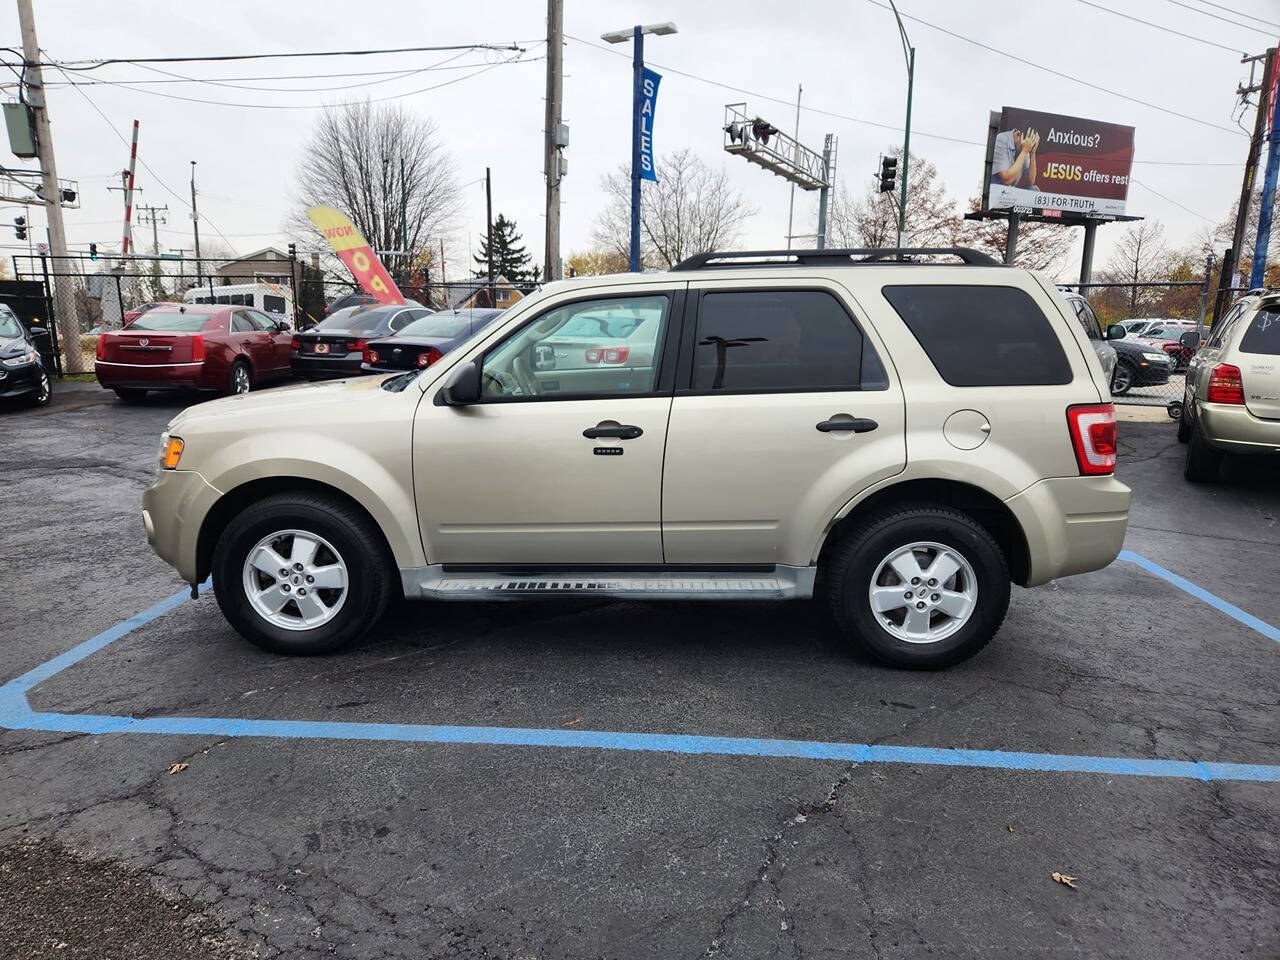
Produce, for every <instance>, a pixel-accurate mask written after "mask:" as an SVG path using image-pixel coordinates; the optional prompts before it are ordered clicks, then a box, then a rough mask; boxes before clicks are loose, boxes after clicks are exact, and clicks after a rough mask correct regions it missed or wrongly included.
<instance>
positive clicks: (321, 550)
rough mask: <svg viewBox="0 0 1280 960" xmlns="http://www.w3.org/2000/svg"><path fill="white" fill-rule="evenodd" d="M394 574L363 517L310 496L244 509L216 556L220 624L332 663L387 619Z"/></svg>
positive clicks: (266, 644)
mask: <svg viewBox="0 0 1280 960" xmlns="http://www.w3.org/2000/svg"><path fill="white" fill-rule="evenodd" d="M392 573H393V571H392V570H391V568H390V564H389V563H388V562H387V559H386V553H385V551H384V549H383V545H382V543H381V540H380V539H379V536H378V533H377V531H376V530H374V529H372V527H371V525H370V524H369V522H368V521H367V520H366V519H365V518H364V517H362V516H360V515H359V514H358V513H356V512H355V511H354V510H352V509H351V508H350V507H348V506H346V505H345V504H343V503H340V502H338V501H336V500H331V499H329V498H328V497H323V496H315V495H312V494H303V493H297V494H278V495H275V496H271V497H267V498H265V499H263V500H260V501H259V502H257V503H255V504H253V505H252V506H250V507H247V508H246V509H245V510H244V511H243V512H241V513H240V514H239V515H237V516H236V517H235V519H233V520H232V521H231V522H230V523H229V524H228V525H227V528H226V530H225V531H224V532H223V534H222V536H221V538H219V540H218V545H217V547H216V548H215V549H214V553H213V589H214V596H216V597H217V599H218V606H219V607H221V608H222V612H223V615H224V616H226V618H227V620H228V621H229V622H230V623H231V625H232V626H233V627H235V628H236V630H237V631H238V632H239V633H240V634H241V635H242V636H243V637H245V638H246V639H247V640H250V641H251V642H253V643H255V644H257V645H258V646H259V647H262V648H263V649H265V650H270V651H272V652H273V653H291V654H302V655H310V654H318V653H328V652H329V651H331V650H336V649H338V648H339V647H342V646H345V645H346V644H348V643H350V642H351V641H353V640H355V639H356V638H358V637H359V636H360V635H361V634H363V633H364V632H365V631H367V630H368V629H369V628H370V627H371V626H373V624H374V623H375V622H377V620H378V618H379V617H381V616H382V612H383V610H385V609H386V606H387V602H388V600H389V599H390V596H391V587H390V582H391V575H392Z"/></svg>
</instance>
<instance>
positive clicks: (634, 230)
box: [600, 21, 676, 273]
mask: <svg viewBox="0 0 1280 960" xmlns="http://www.w3.org/2000/svg"><path fill="white" fill-rule="evenodd" d="M675 32H676V25H675V24H674V23H671V22H669V21H668V22H666V23H651V24H648V25H647V26H641V25H640V24H636V25H635V26H634V27H632V28H631V29H630V30H614V31H612V32H611V33H603V34H601V35H600V39H601V40H605V41H607V42H609V43H624V42H625V41H627V40H630V41H631V44H632V56H631V68H632V73H633V77H632V81H631V249H630V255H629V257H628V264H627V269H629V270H630V271H631V272H632V273H639V272H640V141H641V138H642V136H643V135H644V119H643V118H642V117H641V116H640V106H641V101H642V100H643V99H644V35H645V34H646V33H656V34H658V35H659V36H665V35H667V34H672V33H675Z"/></svg>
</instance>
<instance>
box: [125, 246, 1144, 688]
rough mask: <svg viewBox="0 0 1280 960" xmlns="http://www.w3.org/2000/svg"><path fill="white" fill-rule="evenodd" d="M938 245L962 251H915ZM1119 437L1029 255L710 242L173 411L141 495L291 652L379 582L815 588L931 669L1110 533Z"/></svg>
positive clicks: (157, 527) (1114, 531) (540, 590)
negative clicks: (638, 268)
mask: <svg viewBox="0 0 1280 960" xmlns="http://www.w3.org/2000/svg"><path fill="white" fill-rule="evenodd" d="M940 253H943V254H947V255H951V256H953V257H955V258H958V259H959V260H960V262H959V263H955V264H950V263H924V262H919V261H918V260H916V259H914V257H916V256H923V255H925V254H929V255H937V254H940ZM890 257H893V258H894V259H889V258H890ZM583 318H587V320H584V319H583ZM588 321H589V322H588ZM563 331H568V334H567V335H566V334H565V333H564V332H563ZM593 331H598V332H597V333H593ZM593 337H594V338H596V339H594V340H593ZM596 340H598V342H596ZM1115 452H1116V446H1115V417H1114V411H1113V408H1112V406H1111V404H1110V402H1109V394H1108V388H1107V380H1106V377H1105V376H1104V374H1103V372H1102V369H1101V367H1100V366H1099V364H1098V360H1097V357H1096V356H1095V354H1094V350H1093V348H1092V346H1091V345H1090V343H1089V340H1088V339H1087V338H1086V337H1085V335H1084V331H1083V330H1082V329H1081V328H1080V324H1079V323H1078V322H1077V320H1076V318H1075V317H1074V316H1073V315H1072V313H1071V310H1070V308H1069V307H1068V305H1067V304H1065V303H1064V302H1063V300H1062V298H1061V297H1060V296H1059V295H1058V293H1057V291H1056V290H1055V289H1054V288H1053V286H1052V285H1051V284H1049V283H1048V282H1047V281H1046V280H1045V279H1043V278H1042V277H1040V276H1038V275H1037V274H1034V273H1029V272H1027V271H1024V270H1018V269H1011V268H1007V267H1003V266H1000V265H999V264H997V263H996V262H995V261H994V260H991V259H990V258H989V257H987V256H985V255H983V254H980V253H977V252H975V251H971V250H964V249H952V250H947V251H884V250H875V251H872V250H862V251H848V250H844V251H841V250H828V251H809V252H804V251H801V252H796V251H791V252H785V253H776V252H764V253H712V254H703V255H700V256H697V257H693V258H692V259H690V260H687V261H685V262H684V263H681V264H680V265H679V266H677V267H676V268H674V269H673V270H671V271H669V272H666V273H646V274H624V275H616V276H606V277H591V278H584V279H579V280H574V281H565V282H558V283H551V284H548V285H547V286H545V287H544V288H543V289H542V290H540V291H539V292H538V293H536V294H534V295H532V296H530V297H527V298H526V299H524V300H522V301H520V303H519V304H517V305H515V306H514V307H512V308H511V309H510V310H508V311H507V313H506V314H505V315H504V316H502V317H499V318H498V319H497V320H495V321H494V322H493V323H492V324H491V325H490V326H488V327H486V328H485V329H484V330H483V331H482V332H480V333H479V334H477V335H476V336H475V337H473V338H472V339H471V340H470V341H468V342H466V343H464V344H463V345H462V346H460V347H458V348H457V349H456V350H454V351H453V352H451V353H449V354H447V355H446V356H445V357H444V358H443V359H442V360H440V361H439V362H437V363H436V364H435V365H433V366H431V367H428V368H427V369H425V370H423V371H420V372H419V371H414V372H410V373H407V374H404V375H400V376H394V377H390V378H388V377H386V376H375V377H366V378H361V379H353V380H348V381H341V382H337V383H331V384H326V385H323V386H305V387H297V388H286V389H282V390H273V391H268V392H265V393H253V394H250V395H248V396H242V397H234V398H228V399H226V400H217V401H214V402H211V403H206V404H202V405H201V406H199V407H194V408H192V409H190V410H187V411H185V412H183V413H182V414H180V415H179V416H177V417H176V418H175V419H174V420H173V421H172V423H171V424H170V425H169V432H168V433H167V434H166V435H165V437H164V442H163V446H162V451H161V460H162V469H161V470H160V472H159V475H158V477H157V479H156V482H155V484H154V485H153V486H152V487H151V488H150V489H149V490H148V491H147V493H146V495H145V497H144V503H143V506H144V511H143V520H144V524H145V527H146V531H147V536H148V539H149V540H150V542H151V543H152V544H153V545H154V547H155V549H156V552H157V553H159V554H160V556H161V557H163V558H164V559H166V560H168V561H169V562H170V563H172V564H173V565H174V566H175V567H176V568H177V569H178V571H179V573H180V574H181V575H182V577H183V579H184V580H187V581H188V582H190V583H192V584H193V585H194V584H196V583H198V582H200V581H201V580H202V579H203V578H204V577H206V576H207V575H209V574H210V573H212V576H213V583H214V589H215V592H216V595H217V599H218V603H219V605H220V606H221V608H222V610H223V612H224V614H225V615H226V617H227V618H228V620H229V621H230V622H231V623H232V624H233V625H234V626H235V627H236V628H237V629H238V630H239V631H240V632H241V633H242V634H243V635H245V636H246V637H248V638H249V639H250V640H252V641H253V642H255V643H257V644H259V645H261V646H264V647H266V648H269V649H272V650H277V651H282V652H290V653H320V652H324V651H328V650H331V649H334V648H336V647H338V646H340V645H342V644H345V643H347V642H349V641H352V640H354V639H355V638H357V637H358V636H360V635H361V634H363V633H365V632H366V631H367V630H369V628H370V627H372V626H373V624H374V623H375V622H376V621H377V620H378V618H379V616H380V615H381V614H382V612H383V610H384V608H385V606H386V604H387V602H388V601H389V600H390V599H391V598H392V596H393V595H397V594H403V595H404V596H406V597H411V598H430V599H435V600H448V599H464V600H469V599H485V598H502V599H525V598H537V597H548V596H561V597H563V596H579V595H595V596H599V595H608V596H614V597H627V598H634V599H644V600H649V599H653V600H660V599H669V598H681V599H689V598H702V599H708V600H783V599H789V598H807V597H810V596H816V597H817V598H818V599H819V600H820V601H821V603H822V604H824V605H825V606H826V607H827V608H828V609H829V610H830V612H831V614H832V616H833V618H834V620H835V623H836V624H837V625H838V627H839V629H840V630H841V631H842V632H843V633H844V634H845V635H846V636H847V637H848V639H849V640H850V641H852V642H854V643H856V644H859V645H860V646H862V647H863V648H864V649H865V650H867V651H868V652H869V653H870V654H871V655H873V656H874V657H876V658H878V659H879V660H881V661H884V662H887V663H891V664H896V665H900V666H907V667H937V666H942V665H946V664H950V663H955V662H956V661H958V660H961V659H963V658H965V657H967V656H970V655H971V654H973V653H974V652H976V651H977V650H979V649H980V648H981V647H982V646H983V645H984V644H985V643H986V642H987V641H988V640H989V639H990V638H991V637H992V636H993V635H994V634H995V633H996V631H997V630H998V629H999V627H1000V624H1001V622H1002V621H1003V619H1004V616H1005V611H1006V609H1007V607H1008V603H1009V585H1010V582H1011V581H1012V582H1013V583H1017V584H1021V585H1024V586H1034V585H1036V584H1041V583H1045V582H1046V581H1048V580H1051V579H1053V578H1055V577H1061V576H1066V575H1068V574H1074V573H1081V572H1084V571H1088V570H1096V569H1098V568H1100V567H1104V566H1106V565H1107V564H1108V563H1110V562H1111V561H1112V560H1113V559H1114V558H1115V556H1116V554H1117V553H1118V551H1119V550H1120V546H1121V543H1122V541H1123V539H1124V533H1125V525H1126V522H1127V519H1128V509H1129V490H1128V488H1127V487H1125V486H1124V485H1123V484H1121V483H1119V482H1118V481H1117V480H1116V479H1115V478H1114V476H1113V475H1112V474H1113V470H1114V466H1115Z"/></svg>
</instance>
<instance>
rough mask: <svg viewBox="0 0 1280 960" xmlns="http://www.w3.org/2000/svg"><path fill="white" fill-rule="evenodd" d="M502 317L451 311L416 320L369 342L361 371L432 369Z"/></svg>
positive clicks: (492, 311)
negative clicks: (434, 364) (494, 320)
mask: <svg viewBox="0 0 1280 960" xmlns="http://www.w3.org/2000/svg"><path fill="white" fill-rule="evenodd" d="M501 313H502V311H501V310H496V309H488V310H486V309H476V310H450V311H448V312H445V313H433V314H431V315H430V316H427V317H422V318H420V319H418V320H414V321H413V322H412V323H409V324H407V325H406V326H404V327H402V328H401V330H400V332H399V333H397V334H395V336H393V337H390V338H388V339H385V340H370V341H369V342H368V344H366V346H365V348H364V362H363V363H361V365H360V369H362V370H364V371H365V372H366V373H396V372H400V371H403V370H416V369H418V368H419V367H429V366H431V364H433V363H435V362H436V361H437V360H439V359H440V358H441V357H442V356H444V355H445V354H446V353H448V352H449V351H450V350H452V349H453V348H454V347H456V346H458V345H459V344H461V343H465V342H466V341H467V340H468V339H470V338H471V337H472V336H474V335H475V334H477V333H479V332H480V331H481V330H483V329H484V328H485V327H487V326H488V325H489V324H490V323H491V322H492V321H493V319H494V317H497V316H498V315H499V314H501Z"/></svg>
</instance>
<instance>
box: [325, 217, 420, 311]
mask: <svg viewBox="0 0 1280 960" xmlns="http://www.w3.org/2000/svg"><path fill="white" fill-rule="evenodd" d="M307 216H308V217H309V218H310V220H311V222H312V223H313V224H315V227H316V229H317V230H319V231H320V233H321V234H322V235H323V236H324V238H325V239H326V240H328V241H329V246H330V247H331V248H332V249H333V252H334V253H336V254H337V255H338V259H339V260H341V261H342V262H343V263H344V264H346V267H347V269H348V270H350V271H351V275H352V276H353V277H355V278H356V281H357V282H358V283H359V284H360V287H361V289H363V290H364V292H365V293H368V294H371V295H372V296H373V297H374V299H375V300H377V301H378V302H379V303H405V302H406V301H405V298H404V295H403V294H402V293H401V292H400V290H399V288H397V287H396V284H395V281H394V280H392V279H391V274H389V273H387V268H386V267H384V266H383V265H382V261H381V260H379V259H378V256H377V254H375V253H374V252H373V248H372V247H370V246H369V244H368V243H367V242H366V241H365V239H364V237H362V236H361V235H360V231H359V230H357V229H356V227H355V224H353V223H352V222H351V221H350V220H349V219H347V216H346V214H343V213H339V212H338V211H337V210H335V209H333V207H312V208H311V209H309V210H308V211H307Z"/></svg>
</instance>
